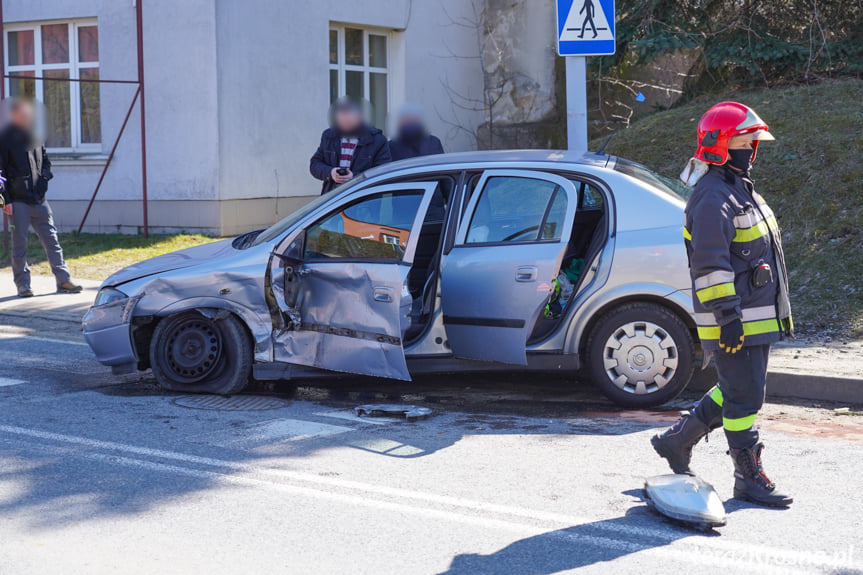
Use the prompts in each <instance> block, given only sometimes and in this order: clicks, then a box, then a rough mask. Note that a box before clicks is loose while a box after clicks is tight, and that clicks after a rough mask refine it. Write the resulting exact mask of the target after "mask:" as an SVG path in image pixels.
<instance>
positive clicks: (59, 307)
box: [0, 272, 101, 323]
mask: <svg viewBox="0 0 863 575" xmlns="http://www.w3.org/2000/svg"><path fill="white" fill-rule="evenodd" d="M72 280H73V281H74V282H75V283H77V284H80V285H82V286H84V291H83V292H81V293H79V294H58V293H57V284H56V283H55V281H54V276H45V275H36V274H34V275H33V276H32V277H31V278H30V287H31V288H33V291H34V292H35V293H36V295H35V296H34V297H31V298H20V297H18V291H17V289H16V288H15V283H14V282H13V281H12V274H11V273H9V272H0V316H3V315H9V316H18V317H35V318H40V319H51V320H65V321H73V322H80V321H81V318H82V317H84V314H85V313H86V312H87V309H88V308H89V307H90V306H91V305H93V300H95V299H96V292H98V291H99V285H100V284H101V282H98V281H94V280H81V279H77V278H72ZM0 323H2V319H0Z"/></svg>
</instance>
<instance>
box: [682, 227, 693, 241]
mask: <svg viewBox="0 0 863 575" xmlns="http://www.w3.org/2000/svg"><path fill="white" fill-rule="evenodd" d="M683 239H684V240H689V241H692V234H690V233H689V230H687V229H686V228H685V227H684V228H683Z"/></svg>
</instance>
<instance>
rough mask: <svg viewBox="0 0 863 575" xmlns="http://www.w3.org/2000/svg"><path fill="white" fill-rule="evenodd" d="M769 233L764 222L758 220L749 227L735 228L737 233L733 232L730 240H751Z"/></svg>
mask: <svg viewBox="0 0 863 575" xmlns="http://www.w3.org/2000/svg"><path fill="white" fill-rule="evenodd" d="M769 233H770V227H769V226H768V225H767V223H765V222H758V223H757V224H756V225H754V226H752V227H751V228H744V229H742V230H737V233H736V234H734V239H733V240H731V241H734V242H751V241H754V240H757V239H758V238H760V237H764V236H766V235H767V234H769Z"/></svg>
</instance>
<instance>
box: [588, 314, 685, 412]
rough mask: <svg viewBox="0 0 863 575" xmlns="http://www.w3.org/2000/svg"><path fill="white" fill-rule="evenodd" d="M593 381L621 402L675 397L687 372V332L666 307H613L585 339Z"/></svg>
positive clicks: (644, 404)
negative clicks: (586, 340)
mask: <svg viewBox="0 0 863 575" xmlns="http://www.w3.org/2000/svg"><path fill="white" fill-rule="evenodd" d="M586 353H587V358H586V359H587V368H588V371H589V373H590V376H591V378H592V380H593V382H594V383H595V384H596V385H597V386H598V387H599V389H600V390H601V391H602V393H603V394H605V395H606V397H608V398H609V399H611V400H612V401H613V402H615V403H617V404H619V405H622V406H625V407H654V406H657V405H661V404H663V403H665V402H666V401H670V400H672V399H674V398H675V397H677V395H678V394H679V393H680V392H681V391H683V389H684V388H685V387H686V384H687V383H689V379H690V378H691V377H692V370H693V358H694V355H695V349H694V343H693V340H692V335H691V334H690V332H689V329H688V328H687V327H686V325H685V324H684V323H683V322H682V321H681V320H680V318H679V317H678V316H677V315H675V314H674V313H673V312H672V311H670V310H669V309H668V308H665V307H663V306H661V305H657V304H653V303H647V302H644V303H631V304H626V305H622V306H620V307H617V308H615V309H613V310H611V311H609V312H608V313H606V314H605V315H604V316H602V317H601V318H600V319H599V321H598V322H597V323H596V325H595V326H594V328H593V330H592V331H591V333H590V337H589V339H588V342H587V349H586Z"/></svg>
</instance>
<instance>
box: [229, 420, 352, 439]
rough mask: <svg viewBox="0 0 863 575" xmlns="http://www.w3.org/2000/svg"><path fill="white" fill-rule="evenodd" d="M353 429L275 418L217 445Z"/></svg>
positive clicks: (299, 436)
mask: <svg viewBox="0 0 863 575" xmlns="http://www.w3.org/2000/svg"><path fill="white" fill-rule="evenodd" d="M348 431H353V428H351V427H344V426H342V425H330V424H328V423H318V422H317V421H304V420H302V419H276V420H273V421H267V422H265V423H261V424H258V425H255V426H252V427H250V428H248V429H247V430H246V433H245V434H244V435H243V436H242V437H238V438H231V439H229V440H227V441H226V442H224V443H220V444H219V445H235V444H237V443H264V442H267V441H297V440H301V439H311V438H314V437H328V436H331V435H339V434H342V433H346V432H348Z"/></svg>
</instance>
